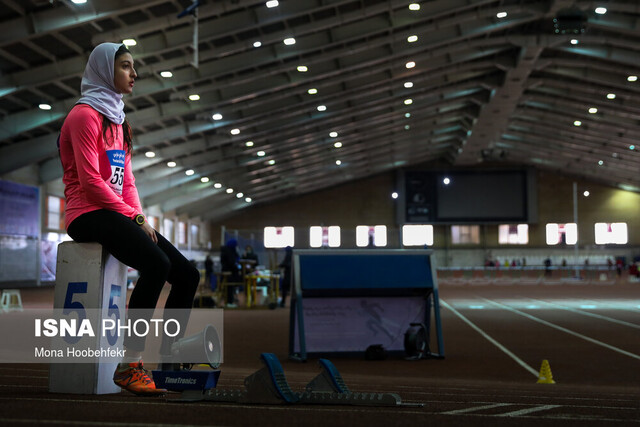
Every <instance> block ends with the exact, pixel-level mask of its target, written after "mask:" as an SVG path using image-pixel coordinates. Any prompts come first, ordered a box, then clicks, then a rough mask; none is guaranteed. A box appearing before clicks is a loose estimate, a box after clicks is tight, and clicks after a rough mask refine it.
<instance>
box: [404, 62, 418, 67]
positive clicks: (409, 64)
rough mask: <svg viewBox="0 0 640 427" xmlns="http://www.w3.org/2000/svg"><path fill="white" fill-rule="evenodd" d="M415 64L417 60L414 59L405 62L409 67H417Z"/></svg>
mask: <svg viewBox="0 0 640 427" xmlns="http://www.w3.org/2000/svg"><path fill="white" fill-rule="evenodd" d="M415 66H416V63H415V62H413V61H409V62H407V63H406V64H405V67H407V68H413V67H415Z"/></svg>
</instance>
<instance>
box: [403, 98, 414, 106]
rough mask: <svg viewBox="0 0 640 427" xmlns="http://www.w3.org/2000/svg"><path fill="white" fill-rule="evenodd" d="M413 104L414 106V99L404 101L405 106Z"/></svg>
mask: <svg viewBox="0 0 640 427" xmlns="http://www.w3.org/2000/svg"><path fill="white" fill-rule="evenodd" d="M411 104H413V99H411V98H409V99H405V100H404V105H411Z"/></svg>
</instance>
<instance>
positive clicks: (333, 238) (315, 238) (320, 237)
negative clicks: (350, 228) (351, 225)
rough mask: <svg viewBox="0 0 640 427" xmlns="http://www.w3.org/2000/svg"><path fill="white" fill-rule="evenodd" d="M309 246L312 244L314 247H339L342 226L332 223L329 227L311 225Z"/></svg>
mask: <svg viewBox="0 0 640 427" xmlns="http://www.w3.org/2000/svg"><path fill="white" fill-rule="evenodd" d="M309 246H311V247H312V248H326V247H330V248H339V247H340V227H339V226H337V225H332V226H329V227H320V226H314V227H310V228H309Z"/></svg>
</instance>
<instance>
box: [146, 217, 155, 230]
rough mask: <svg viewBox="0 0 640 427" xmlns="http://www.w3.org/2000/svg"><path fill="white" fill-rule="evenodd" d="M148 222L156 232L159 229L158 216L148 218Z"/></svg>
mask: <svg viewBox="0 0 640 427" xmlns="http://www.w3.org/2000/svg"><path fill="white" fill-rule="evenodd" d="M147 222H148V223H149V225H150V226H151V228H153V229H154V230H157V229H158V217H157V216H148V217H147Z"/></svg>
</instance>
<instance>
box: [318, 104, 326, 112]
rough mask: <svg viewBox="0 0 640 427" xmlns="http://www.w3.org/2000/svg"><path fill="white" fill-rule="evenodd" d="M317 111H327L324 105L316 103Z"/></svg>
mask: <svg viewBox="0 0 640 427" xmlns="http://www.w3.org/2000/svg"><path fill="white" fill-rule="evenodd" d="M318 111H327V106H326V105H318Z"/></svg>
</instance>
